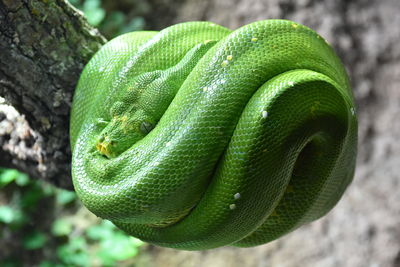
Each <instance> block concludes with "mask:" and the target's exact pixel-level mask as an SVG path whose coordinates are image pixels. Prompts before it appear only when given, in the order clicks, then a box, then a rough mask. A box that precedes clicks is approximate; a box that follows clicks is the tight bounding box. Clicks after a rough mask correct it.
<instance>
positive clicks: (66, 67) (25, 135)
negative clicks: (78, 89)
mask: <svg viewBox="0 0 400 267" xmlns="http://www.w3.org/2000/svg"><path fill="white" fill-rule="evenodd" d="M105 41H106V40H105V38H104V37H103V36H102V35H101V34H100V33H99V32H98V31H97V30H96V29H94V28H92V27H91V26H90V25H89V24H88V23H87V22H86V20H85V19H84V18H83V16H82V15H81V14H80V12H79V11H77V10H76V9H74V8H73V7H72V6H71V5H69V4H68V3H67V2H66V1H64V0H42V1H37V0H1V1H0V96H1V97H3V98H5V99H6V101H7V103H9V104H10V105H11V106H12V107H14V108H15V109H16V110H14V109H13V108H11V107H9V106H7V105H6V104H5V103H1V102H0V123H2V125H0V155H1V158H0V164H1V166H13V167H16V168H18V169H20V170H22V171H24V172H26V173H28V174H29V175H31V176H33V177H37V178H43V179H45V180H47V181H49V182H52V183H53V184H56V185H58V186H61V187H64V188H72V183H71V178H70V159H71V151H70V147H69V127H68V126H69V111H70V107H71V101H72V96H73V91H74V88H75V85H76V82H77V81H78V78H79V74H80V73H81V70H82V68H83V67H84V65H85V64H86V63H87V61H88V60H89V59H90V57H91V56H92V55H93V54H94V53H95V52H96V51H97V50H98V49H99V48H100V47H101V46H102V44H104V43H105ZM3 102H4V101H3ZM16 111H18V113H19V114H20V115H18V113H17V112H16ZM2 114H3V115H2ZM25 118H26V120H25ZM27 121H28V122H29V124H28V123H27Z"/></svg>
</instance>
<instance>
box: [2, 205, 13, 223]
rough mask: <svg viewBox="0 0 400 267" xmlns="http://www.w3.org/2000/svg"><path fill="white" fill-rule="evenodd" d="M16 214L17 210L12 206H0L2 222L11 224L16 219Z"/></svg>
mask: <svg viewBox="0 0 400 267" xmlns="http://www.w3.org/2000/svg"><path fill="white" fill-rule="evenodd" d="M15 215H16V214H15V211H14V210H13V209H12V208H11V207H10V206H1V207H0V222H3V223H6V224H9V223H11V222H12V221H13V220H14V218H15V217H16V216H15Z"/></svg>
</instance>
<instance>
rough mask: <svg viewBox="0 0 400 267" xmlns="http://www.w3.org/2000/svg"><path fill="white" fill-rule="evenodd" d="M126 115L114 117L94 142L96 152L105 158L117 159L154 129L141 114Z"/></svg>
mask: <svg viewBox="0 0 400 267" xmlns="http://www.w3.org/2000/svg"><path fill="white" fill-rule="evenodd" d="M127 114H128V113H125V114H124V115H122V116H114V118H113V119H112V120H111V121H110V122H109V123H108V124H107V126H106V127H105V128H104V129H103V130H102V132H101V133H100V135H99V137H98V138H97V140H96V145H95V146H96V150H97V151H98V152H99V153H100V154H102V155H104V156H106V157H107V158H115V157H117V156H118V155H119V154H121V153H123V152H124V151H126V150H127V149H129V148H130V147H131V146H132V145H133V144H135V143H136V142H138V141H139V140H140V139H142V138H143V137H145V136H146V135H147V134H148V133H149V132H150V131H151V130H152V129H153V128H154V125H155V123H154V122H151V121H149V120H148V119H146V116H143V113H142V112H139V111H136V112H134V113H133V114H132V115H131V116H129V115H127Z"/></svg>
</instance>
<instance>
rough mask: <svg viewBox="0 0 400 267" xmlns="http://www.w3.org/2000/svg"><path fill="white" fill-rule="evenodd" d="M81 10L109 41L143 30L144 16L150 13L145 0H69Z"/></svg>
mask: <svg viewBox="0 0 400 267" xmlns="http://www.w3.org/2000/svg"><path fill="white" fill-rule="evenodd" d="M69 2H70V3H71V4H72V5H74V6H75V7H76V8H78V9H80V10H81V11H82V12H83V13H84V15H85V17H86V18H87V20H88V22H89V23H90V24H91V25H93V26H95V27H98V28H99V30H100V31H101V33H102V34H104V35H105V36H106V37H107V38H108V39H111V38H113V37H115V36H117V35H120V34H123V33H127V32H131V31H138V30H143V29H144V27H145V20H144V17H143V16H144V15H145V14H147V13H148V12H149V11H150V6H149V4H148V3H147V1H145V0H138V1H127V0H126V1H115V0H103V1H101V0H69Z"/></svg>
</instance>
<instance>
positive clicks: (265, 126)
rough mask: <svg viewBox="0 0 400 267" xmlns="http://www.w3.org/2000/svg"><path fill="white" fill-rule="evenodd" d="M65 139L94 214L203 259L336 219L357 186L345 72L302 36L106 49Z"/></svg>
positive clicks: (116, 42) (179, 35)
mask: <svg viewBox="0 0 400 267" xmlns="http://www.w3.org/2000/svg"><path fill="white" fill-rule="evenodd" d="M70 136H71V139H70V141H71V147H72V176H73V183H74V187H75V190H76V192H77V194H78V196H79V198H80V199H81V201H82V202H83V204H84V205H85V206H86V207H87V208H88V209H89V210H90V211H91V212H93V213H94V214H96V215H97V216H99V217H101V218H104V219H108V220H111V221H112V222H113V223H114V224H115V225H116V226H117V227H119V228H120V229H122V230H124V231H125V232H127V233H128V234H130V235H132V236H135V237H137V238H140V239H142V240H144V241H147V242H150V243H152V244H156V245H159V246H165V247H172V248H177V249H185V250H203V249H211V248H216V247H220V246H225V245H232V246H238V247H249V246H256V245H260V244H264V243H266V242H269V241H272V240H275V239H277V238H279V237H280V236H282V235H284V234H286V233H289V232H291V231H293V230H294V229H296V228H298V227H299V226H301V225H303V224H306V223H309V222H311V221H313V220H316V219H318V218H320V217H321V216H323V215H324V214H326V213H327V212H328V211H329V210H331V209H332V207H333V206H334V205H335V204H336V203H337V202H338V201H339V199H340V197H341V196H342V194H343V193H344V191H345V189H346V187H347V186H348V185H349V184H350V182H351V181H352V179H353V175H354V170H355V160H356V153H357V118H356V114H355V104H354V99H353V95H352V92H351V88H350V85H349V80H348V76H347V74H346V71H345V69H344V67H343V65H342V63H341V62H340V60H339V59H338V57H337V56H336V55H335V53H334V51H333V49H332V48H331V47H330V46H329V45H328V44H327V43H326V41H325V40H324V39H323V38H322V37H320V36H319V35H318V34H316V33H315V32H314V31H313V30H311V29H309V28H307V27H306V26H303V25H301V24H298V23H295V22H292V21H288V20H265V21H257V22H254V23H251V24H248V25H246V26H243V27H241V28H239V29H236V30H234V31H231V30H229V29H227V28H224V27H222V26H219V25H217V24H214V23H210V22H186V23H180V24H176V25H173V26H171V27H168V28H166V29H164V30H162V31H160V32H156V31H139V32H132V33H128V34H124V35H121V36H119V37H117V38H115V39H113V40H111V41H109V42H108V43H106V44H105V45H104V46H103V47H102V48H101V49H100V50H99V51H98V52H97V53H96V54H95V55H94V57H93V58H92V59H91V60H90V62H89V63H88V64H87V65H86V66H85V68H84V70H83V72H82V75H81V77H80V80H79V82H78V86H77V88H76V91H75V95H74V99H73V106H72V113H71V123H70Z"/></svg>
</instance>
